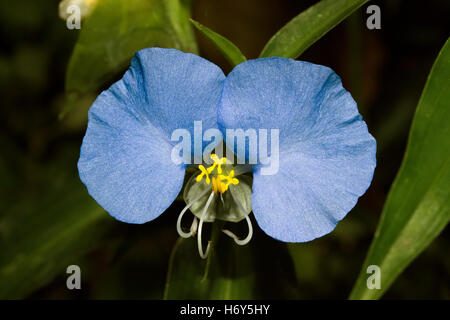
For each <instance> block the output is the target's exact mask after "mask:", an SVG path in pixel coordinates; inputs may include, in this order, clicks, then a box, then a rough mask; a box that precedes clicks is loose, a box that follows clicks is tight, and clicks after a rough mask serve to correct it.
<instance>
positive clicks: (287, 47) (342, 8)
mask: <svg viewBox="0 0 450 320" xmlns="http://www.w3.org/2000/svg"><path fill="white" fill-rule="evenodd" d="M367 1H368V0H322V1H320V2H318V3H317V4H315V5H313V6H312V7H310V8H308V9H307V10H305V11H303V12H302V13H300V14H299V15H298V16H296V17H295V18H293V19H292V20H291V21H289V22H288V23H287V24H286V25H285V26H284V27H282V28H281V29H280V30H279V31H278V32H277V33H276V34H275V35H274V36H273V37H272V38H271V39H270V40H269V42H267V44H266V46H265V47H264V49H263V50H262V52H261V54H260V58H264V57H285V58H292V59H295V58H298V57H299V56H300V55H301V54H302V53H303V52H304V51H305V50H306V49H308V48H309V47H310V46H311V45H312V44H313V43H314V42H316V41H317V40H319V39H320V38H321V37H322V36H323V35H325V34H326V33H327V32H328V31H330V30H331V29H333V28H334V27H335V26H336V25H338V24H339V23H340V22H341V21H342V20H344V19H345V18H346V17H347V16H349V15H350V14H351V13H352V12H353V11H355V10H356V9H358V8H359V7H360V6H362V5H363V4H364V3H366V2H367Z"/></svg>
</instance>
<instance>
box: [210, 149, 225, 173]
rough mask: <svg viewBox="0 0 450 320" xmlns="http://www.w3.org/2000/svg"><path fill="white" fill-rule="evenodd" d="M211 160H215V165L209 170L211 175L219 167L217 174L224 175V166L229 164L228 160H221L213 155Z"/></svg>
mask: <svg viewBox="0 0 450 320" xmlns="http://www.w3.org/2000/svg"><path fill="white" fill-rule="evenodd" d="M211 159H213V161H214V163H213V165H212V166H211V167H209V168H208V172H209V173H211V172H212V171H213V170H214V168H215V167H216V166H217V173H218V174H222V165H223V164H226V163H227V158H225V157H223V158H219V157H218V156H217V155H216V154H214V153H213V154H212V155H211Z"/></svg>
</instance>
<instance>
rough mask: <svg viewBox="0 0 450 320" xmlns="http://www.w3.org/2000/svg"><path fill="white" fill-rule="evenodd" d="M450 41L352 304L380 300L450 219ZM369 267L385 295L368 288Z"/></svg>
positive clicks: (413, 131) (431, 80)
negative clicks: (376, 270) (375, 268)
mask: <svg viewBox="0 0 450 320" xmlns="http://www.w3.org/2000/svg"><path fill="white" fill-rule="evenodd" d="M448 88H450V41H449V40H447V42H446V44H445V45H444V47H443V49H442V50H441V52H440V53H439V56H438V58H437V60H436V61H435V63H434V66H433V68H432V69H431V72H430V75H429V77H428V80H427V83H426V85H425V88H424V90H423V92H422V96H421V98H420V101H419V104H418V106H417V110H416V113H415V116H414V120H413V123H412V127H411V131H410V135H409V141H408V146H407V149H406V154H405V157H404V159H403V163H402V165H401V167H400V170H399V173H398V174H397V177H396V179H395V181H394V183H393V185H392V188H391V190H390V192H389V195H388V198H387V200H386V204H385V206H384V209H383V213H382V216H381V220H380V223H379V226H378V229H377V231H376V233H375V238H374V240H373V242H372V245H371V247H370V250H369V253H368V255H367V258H366V261H365V263H364V265H363V268H362V270H361V273H360V275H359V278H358V280H357V282H356V284H355V287H354V288H353V291H352V293H351V295H350V298H351V299H378V298H380V297H381V296H382V295H383V293H384V292H385V291H386V290H387V289H388V288H389V286H390V285H391V284H392V283H393V281H394V280H395V279H396V278H397V277H398V276H399V275H400V273H401V272H402V271H403V270H404V269H405V268H406V267H407V266H408V264H409V263H411V261H413V260H414V258H416V257H417V256H418V255H419V254H420V253H421V252H422V251H423V250H424V249H425V248H426V247H427V246H428V245H429V244H430V243H431V241H432V240H433V239H434V238H436V237H437V236H438V235H439V233H440V232H441V231H442V230H443V229H444V228H445V226H446V225H447V223H448V221H449V219H450V188H449V181H450V139H449V137H450V126H449V123H450V105H449V101H450V91H449V90H448ZM369 265H378V266H379V267H380V269H381V289H379V290H369V289H368V288H367V285H366V280H367V278H368V276H369V275H368V274H367V273H366V270H367V267H368V266H369Z"/></svg>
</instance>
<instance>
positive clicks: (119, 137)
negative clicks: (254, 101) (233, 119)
mask: <svg viewBox="0 0 450 320" xmlns="http://www.w3.org/2000/svg"><path fill="white" fill-rule="evenodd" d="M224 79H225V76H224V74H223V73H222V71H221V70H220V69H219V68H218V67H217V66H215V65H214V64H212V63H210V62H208V61H206V60H204V59H202V58H200V57H198V56H195V55H193V54H187V53H182V52H180V51H177V50H173V49H160V48H151V49H144V50H141V51H139V52H137V53H136V55H135V56H134V58H133V60H132V62H131V67H130V69H128V71H127V72H126V73H125V75H124V76H123V78H122V79H121V80H119V81H118V82H116V83H115V84H113V85H112V86H111V87H110V88H109V89H108V90H106V91H104V92H102V93H101V94H100V96H99V97H98V98H97V100H96V101H95V102H94V104H93V105H92V107H91V109H90V110H89V121H88V128H87V131H86V135H85V137H84V140H83V145H82V147H81V153H80V159H79V162H78V170H79V174H80V178H81V180H82V181H83V183H84V184H85V185H86V186H87V188H88V192H89V194H90V195H91V196H92V197H93V198H94V199H95V200H96V201H97V202H98V203H99V204H100V205H101V206H102V207H103V208H104V209H105V210H106V211H108V212H109V213H110V214H111V215H112V216H113V217H115V218H116V219H118V220H121V221H124V222H129V223H144V222H147V221H150V220H153V219H155V218H156V217H158V216H159V215H160V214H161V213H162V212H164V210H165V209H167V208H168V207H169V206H170V204H171V203H172V202H173V201H174V200H175V198H176V197H177V195H178V193H179V191H180V189H181V187H182V184H183V179H184V172H185V170H184V169H185V165H183V164H180V165H177V164H175V163H173V162H172V160H171V152H172V148H173V145H174V144H176V143H177V142H172V141H170V138H171V134H172V131H173V130H174V129H177V128H185V129H189V130H190V132H191V135H192V136H193V123H194V121H197V120H199V121H202V122H203V128H204V129H207V128H217V106H218V103H219V100H220V94H221V91H222V88H223V81H224Z"/></svg>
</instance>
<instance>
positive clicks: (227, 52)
mask: <svg viewBox="0 0 450 320" xmlns="http://www.w3.org/2000/svg"><path fill="white" fill-rule="evenodd" d="M190 20H191V22H192V24H193V25H194V26H195V27H196V28H197V29H198V30H199V31H200V32H201V33H203V34H204V35H205V36H206V37H207V38H208V39H209V40H211V42H212V43H213V44H214V45H215V46H216V48H217V49H219V51H220V52H222V54H223V55H224V56H225V58H227V60H228V61H229V62H230V64H231V65H232V66H233V67H235V66H237V65H238V64H240V63H242V62H244V61H246V60H247V59H246V58H245V56H244V55H243V54H242V52H241V51H240V50H239V48H238V47H237V46H236V45H235V44H233V43H232V42H231V41H230V40H228V39H227V38H225V37H223V36H221V35H220V34H218V33H216V32H214V31H212V30H211V29H208V28H207V27H205V26H204V25H202V24H200V23H198V22H197V21H195V20H192V19H190Z"/></svg>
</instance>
